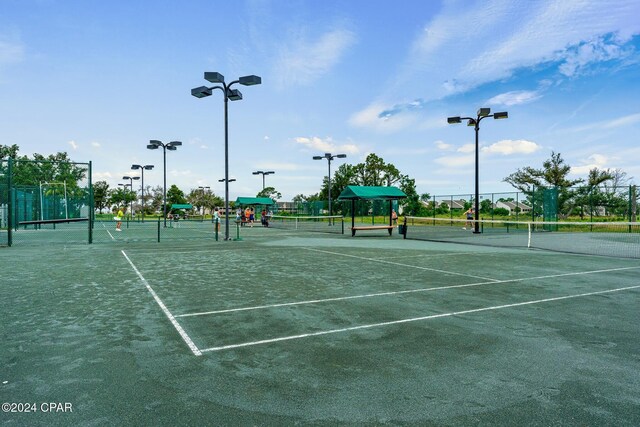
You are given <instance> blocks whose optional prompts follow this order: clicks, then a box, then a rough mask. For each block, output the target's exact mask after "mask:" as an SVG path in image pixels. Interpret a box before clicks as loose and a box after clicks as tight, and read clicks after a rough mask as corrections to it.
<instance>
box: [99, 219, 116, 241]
mask: <svg viewBox="0 0 640 427" xmlns="http://www.w3.org/2000/svg"><path fill="white" fill-rule="evenodd" d="M102 227H103V228H104V229H105V230H106V231H107V234H108V235H109V237H111V240H116V239H115V237H113V235H112V234H111V232H110V231H109V229H107V226H106V225H104V222H103V223H102Z"/></svg>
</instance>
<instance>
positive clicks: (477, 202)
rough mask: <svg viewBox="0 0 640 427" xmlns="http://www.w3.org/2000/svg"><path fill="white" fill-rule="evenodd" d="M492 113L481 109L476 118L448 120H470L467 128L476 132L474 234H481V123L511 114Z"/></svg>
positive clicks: (450, 118)
mask: <svg viewBox="0 0 640 427" xmlns="http://www.w3.org/2000/svg"><path fill="white" fill-rule="evenodd" d="M490 113H491V108H480V109H479V110H478V116H477V117H476V118H473V117H460V116H456V117H448V118H447V123H449V124H450V125H451V124H456V123H462V120H469V121H468V122H467V126H473V127H474V129H475V131H476V188H475V191H476V193H475V200H474V208H473V210H474V211H475V212H474V213H475V223H474V227H473V232H474V233H476V234H477V233H480V174H479V167H478V165H479V158H480V156H479V152H480V150H479V144H478V135H479V132H480V122H481V121H482V119H485V118H487V117H493V118H494V119H496V120H499V119H506V118H508V117H509V114H508V113H507V112H506V111H503V112H500V113H494V114H490Z"/></svg>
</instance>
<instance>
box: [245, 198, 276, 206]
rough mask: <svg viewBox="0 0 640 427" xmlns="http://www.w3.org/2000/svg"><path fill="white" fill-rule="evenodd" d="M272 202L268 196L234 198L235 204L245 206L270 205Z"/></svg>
mask: <svg viewBox="0 0 640 427" xmlns="http://www.w3.org/2000/svg"><path fill="white" fill-rule="evenodd" d="M273 204H274V203H273V200H272V199H270V198H268V197H238V198H237V199H236V206H247V205H265V206H271V205H273Z"/></svg>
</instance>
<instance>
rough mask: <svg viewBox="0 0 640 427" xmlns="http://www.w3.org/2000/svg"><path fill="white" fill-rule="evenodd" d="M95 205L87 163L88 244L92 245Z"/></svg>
mask: <svg viewBox="0 0 640 427" xmlns="http://www.w3.org/2000/svg"><path fill="white" fill-rule="evenodd" d="M95 212H96V209H95V204H94V201H93V182H92V177H91V161H89V221H88V222H89V244H92V243H93V221H94V220H95Z"/></svg>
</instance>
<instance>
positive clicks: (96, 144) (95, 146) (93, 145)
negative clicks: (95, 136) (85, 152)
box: [91, 141, 100, 148]
mask: <svg viewBox="0 0 640 427" xmlns="http://www.w3.org/2000/svg"><path fill="white" fill-rule="evenodd" d="M91 146H92V147H94V148H100V143H99V142H98V141H92V142H91Z"/></svg>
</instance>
